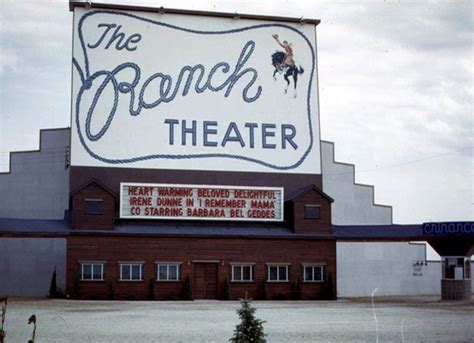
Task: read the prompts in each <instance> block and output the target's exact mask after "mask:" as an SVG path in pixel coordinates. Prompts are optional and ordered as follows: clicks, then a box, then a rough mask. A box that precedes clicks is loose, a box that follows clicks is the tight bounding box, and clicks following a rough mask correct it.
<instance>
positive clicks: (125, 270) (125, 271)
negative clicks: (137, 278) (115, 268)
mask: <svg viewBox="0 0 474 343" xmlns="http://www.w3.org/2000/svg"><path fill="white" fill-rule="evenodd" d="M122 280H130V266H129V265H128V264H124V265H122Z"/></svg>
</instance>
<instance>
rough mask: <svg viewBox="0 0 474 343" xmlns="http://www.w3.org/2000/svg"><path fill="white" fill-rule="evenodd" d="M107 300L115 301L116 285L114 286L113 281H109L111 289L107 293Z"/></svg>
mask: <svg viewBox="0 0 474 343" xmlns="http://www.w3.org/2000/svg"><path fill="white" fill-rule="evenodd" d="M107 299H109V300H114V299H115V291H114V285H113V284H112V281H109V289H108V291H107Z"/></svg>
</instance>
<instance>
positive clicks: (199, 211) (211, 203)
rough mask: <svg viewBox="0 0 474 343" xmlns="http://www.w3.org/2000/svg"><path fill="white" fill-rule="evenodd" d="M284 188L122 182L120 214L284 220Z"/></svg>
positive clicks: (128, 216)
mask: <svg viewBox="0 0 474 343" xmlns="http://www.w3.org/2000/svg"><path fill="white" fill-rule="evenodd" d="M283 199H284V197H283V188H269V187H240V186H239V187H238V186H207V185H173V184H146V183H121V184H120V218H128V219H192V220H196V219H205V220H223V221H225V220H232V221H242V220H243V221H283Z"/></svg>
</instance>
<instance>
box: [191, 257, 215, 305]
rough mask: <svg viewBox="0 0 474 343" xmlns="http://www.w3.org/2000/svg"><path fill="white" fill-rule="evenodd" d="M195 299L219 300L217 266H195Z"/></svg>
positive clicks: (196, 264) (201, 264)
mask: <svg viewBox="0 0 474 343" xmlns="http://www.w3.org/2000/svg"><path fill="white" fill-rule="evenodd" d="M194 299H217V264H216V263H195V264H194Z"/></svg>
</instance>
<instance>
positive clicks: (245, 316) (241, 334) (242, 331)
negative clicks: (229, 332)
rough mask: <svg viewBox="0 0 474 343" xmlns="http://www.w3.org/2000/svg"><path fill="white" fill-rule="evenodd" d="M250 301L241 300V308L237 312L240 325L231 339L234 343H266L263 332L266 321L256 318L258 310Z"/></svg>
mask: <svg viewBox="0 0 474 343" xmlns="http://www.w3.org/2000/svg"><path fill="white" fill-rule="evenodd" d="M250 301H251V300H250V299H247V298H245V299H240V304H241V307H240V308H239V309H238V310H237V314H238V315H239V318H240V324H237V326H236V327H235V330H234V336H233V337H232V338H231V339H230V341H231V342H232V343H248V342H256V343H265V342H266V339H265V333H264V332H263V323H265V322H264V321H262V320H260V319H257V318H255V311H256V309H255V308H253V307H252V306H251V305H250Z"/></svg>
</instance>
